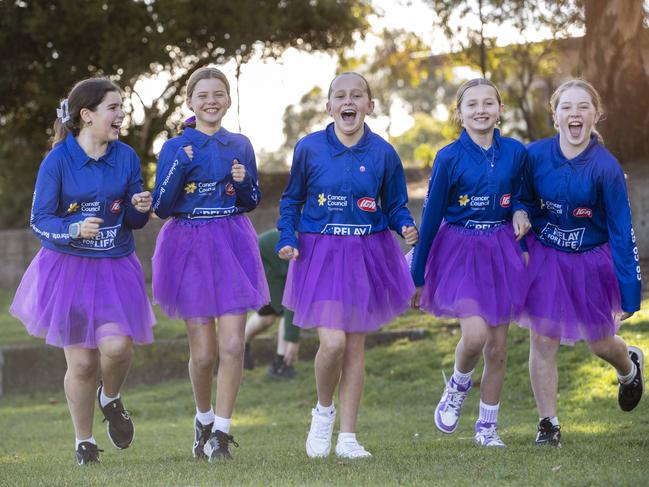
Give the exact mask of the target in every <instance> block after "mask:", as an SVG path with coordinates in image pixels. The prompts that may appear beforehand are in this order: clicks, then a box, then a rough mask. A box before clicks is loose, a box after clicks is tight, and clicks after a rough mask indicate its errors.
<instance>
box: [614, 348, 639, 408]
mask: <svg viewBox="0 0 649 487" xmlns="http://www.w3.org/2000/svg"><path fill="white" fill-rule="evenodd" d="M629 358H630V359H631V361H632V362H633V363H634V364H635V366H636V373H635V377H633V380H632V381H631V382H629V383H628V384H622V383H620V385H619V386H618V390H617V402H618V404H619V405H620V408H622V411H632V410H633V409H635V407H636V406H637V405H638V403H639V402H640V399H642V393H643V392H644V355H643V354H642V350H640V349H639V348H638V347H629Z"/></svg>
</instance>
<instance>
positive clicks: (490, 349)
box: [484, 341, 507, 365]
mask: <svg viewBox="0 0 649 487" xmlns="http://www.w3.org/2000/svg"><path fill="white" fill-rule="evenodd" d="M484 359H485V362H486V363H489V364H491V365H496V364H504V363H505V361H506V360H507V342H503V343H500V342H489V341H488V342H487V343H486V344H485V347H484Z"/></svg>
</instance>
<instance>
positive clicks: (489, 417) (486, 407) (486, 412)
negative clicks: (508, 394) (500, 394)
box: [478, 400, 500, 423]
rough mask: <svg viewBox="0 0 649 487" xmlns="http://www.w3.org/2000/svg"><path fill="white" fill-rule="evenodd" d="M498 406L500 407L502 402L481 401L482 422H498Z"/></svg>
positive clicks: (480, 418)
mask: <svg viewBox="0 0 649 487" xmlns="http://www.w3.org/2000/svg"><path fill="white" fill-rule="evenodd" d="M498 408H500V403H498V404H495V405H493V406H492V405H491V404H485V403H484V402H482V400H481V401H480V417H479V418H478V421H480V422H481V423H497V422H498Z"/></svg>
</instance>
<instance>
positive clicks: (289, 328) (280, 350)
mask: <svg viewBox="0 0 649 487" xmlns="http://www.w3.org/2000/svg"><path fill="white" fill-rule="evenodd" d="M279 237H280V233H279V232H278V231H277V230H269V231H267V232H264V233H262V234H261V235H259V237H258V239H259V250H260V253H261V260H262V264H263V266H264V272H265V273H266V280H267V281H268V287H269V288H270V304H267V305H265V306H263V307H262V308H260V309H259V310H258V311H257V312H256V313H253V314H252V315H250V316H249V317H248V320H247V321H246V349H245V355H244V368H246V369H248V370H251V369H253V368H254V367H255V364H254V360H253V357H252V353H251V347H250V342H251V341H252V339H253V338H254V337H255V336H257V335H258V334H259V333H261V332H262V331H264V330H266V329H267V328H269V327H270V326H272V325H273V323H275V321H276V320H277V319H278V318H280V322H279V329H278V333H277V354H276V355H275V358H274V359H273V361H272V363H271V364H270V366H269V367H268V375H269V376H270V377H273V378H278V379H290V378H292V377H294V376H295V367H294V363H295V362H296V361H297V356H298V351H299V349H300V343H299V339H300V329H299V328H298V327H296V326H294V325H293V311H291V310H289V309H285V308H284V306H282V296H283V295H284V284H285V283H286V275H287V273H288V261H285V260H282V259H280V258H279V257H278V256H277V253H276V252H275V245H276V244H277V242H278V240H279Z"/></svg>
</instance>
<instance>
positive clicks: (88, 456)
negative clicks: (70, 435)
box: [76, 441, 104, 465]
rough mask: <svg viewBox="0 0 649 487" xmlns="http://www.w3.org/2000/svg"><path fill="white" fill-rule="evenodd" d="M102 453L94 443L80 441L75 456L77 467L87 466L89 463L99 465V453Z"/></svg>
mask: <svg viewBox="0 0 649 487" xmlns="http://www.w3.org/2000/svg"><path fill="white" fill-rule="evenodd" d="M100 451H101V452H103V451H104V450H100V449H99V448H97V445H95V444H94V443H90V442H89V441H82V442H81V443H79V447H78V448H77V451H76V455H77V463H78V464H79V465H89V464H91V463H100V462H99V452H100Z"/></svg>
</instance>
